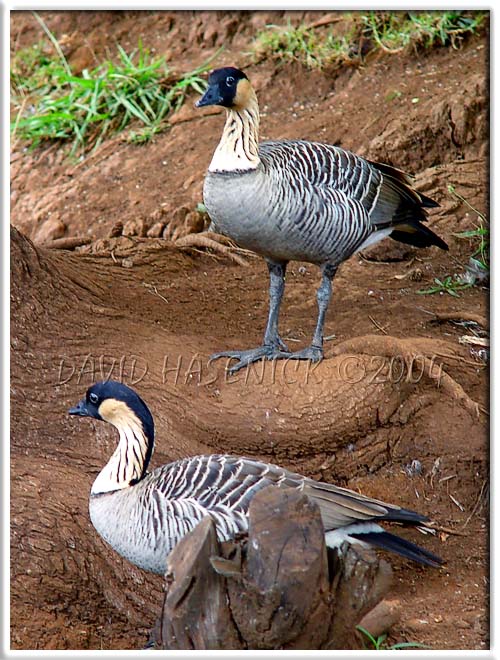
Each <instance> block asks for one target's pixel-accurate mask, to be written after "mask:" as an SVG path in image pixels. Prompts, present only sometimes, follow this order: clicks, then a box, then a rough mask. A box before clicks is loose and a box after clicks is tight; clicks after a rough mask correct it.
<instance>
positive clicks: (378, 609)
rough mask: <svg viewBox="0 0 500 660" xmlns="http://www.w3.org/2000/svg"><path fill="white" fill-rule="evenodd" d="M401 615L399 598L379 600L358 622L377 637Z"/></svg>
mask: <svg viewBox="0 0 500 660" xmlns="http://www.w3.org/2000/svg"><path fill="white" fill-rule="evenodd" d="M400 617H401V602H400V601H399V600H381V601H380V603H378V605H375V607H374V608H373V609H372V610H370V611H369V612H368V613H367V614H365V616H364V617H363V618H362V619H361V621H360V622H359V625H360V626H361V627H362V628H364V629H365V630H367V631H368V632H369V633H370V634H371V635H373V637H379V636H380V635H382V634H383V633H385V632H388V631H389V630H390V629H391V628H392V626H393V625H394V624H395V623H397V622H398V621H399V619H400Z"/></svg>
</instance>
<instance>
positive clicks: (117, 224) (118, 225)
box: [109, 220, 123, 238]
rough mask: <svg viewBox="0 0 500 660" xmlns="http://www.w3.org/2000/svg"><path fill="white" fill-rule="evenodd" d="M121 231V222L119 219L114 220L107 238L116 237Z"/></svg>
mask: <svg viewBox="0 0 500 660" xmlns="http://www.w3.org/2000/svg"><path fill="white" fill-rule="evenodd" d="M122 231H123V222H122V221H121V220H118V222H115V224H114V225H113V226H112V227H111V231H110V232H109V238H118V236H121V235H122Z"/></svg>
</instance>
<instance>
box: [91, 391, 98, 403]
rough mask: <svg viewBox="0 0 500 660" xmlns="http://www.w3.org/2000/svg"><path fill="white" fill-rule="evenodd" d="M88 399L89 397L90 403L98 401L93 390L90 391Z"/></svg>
mask: <svg viewBox="0 0 500 660" xmlns="http://www.w3.org/2000/svg"><path fill="white" fill-rule="evenodd" d="M89 399H90V403H97V402H98V401H99V397H98V396H97V394H95V393H94V392H91V393H90V395H89Z"/></svg>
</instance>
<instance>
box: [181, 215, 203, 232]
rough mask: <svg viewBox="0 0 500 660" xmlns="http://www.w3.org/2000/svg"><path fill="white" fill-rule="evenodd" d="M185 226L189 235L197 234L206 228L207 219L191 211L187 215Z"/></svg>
mask: <svg viewBox="0 0 500 660" xmlns="http://www.w3.org/2000/svg"><path fill="white" fill-rule="evenodd" d="M184 226H185V228H186V231H187V233H188V234H197V233H198V232H200V231H203V229H204V228H205V218H204V217H203V215H201V214H200V213H198V212H197V211H190V212H189V213H187V214H186V219H185V220H184Z"/></svg>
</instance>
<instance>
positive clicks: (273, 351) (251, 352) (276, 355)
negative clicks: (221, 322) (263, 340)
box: [210, 339, 293, 374]
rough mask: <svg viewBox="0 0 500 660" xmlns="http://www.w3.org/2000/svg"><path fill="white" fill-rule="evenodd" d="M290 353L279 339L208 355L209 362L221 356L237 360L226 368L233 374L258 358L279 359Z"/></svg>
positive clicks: (288, 355)
mask: <svg viewBox="0 0 500 660" xmlns="http://www.w3.org/2000/svg"><path fill="white" fill-rule="evenodd" d="M291 355H293V354H292V353H290V351H289V350H288V348H287V346H286V344H284V343H283V342H282V341H281V339H280V340H279V343H273V344H263V345H262V346H257V348H250V349H247V350H244V351H237V350H235V351H221V352H220V353H214V354H213V355H211V356H210V362H212V361H213V360H218V359H219V358H223V357H225V358H231V359H233V360H238V361H237V362H236V364H233V365H231V366H230V367H228V369H227V371H228V372H229V373H230V374H234V373H236V372H237V371H239V370H240V369H243V367H247V366H248V365H249V364H251V363H252V362H258V361H259V360H280V359H285V358H287V357H290V356H291Z"/></svg>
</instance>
